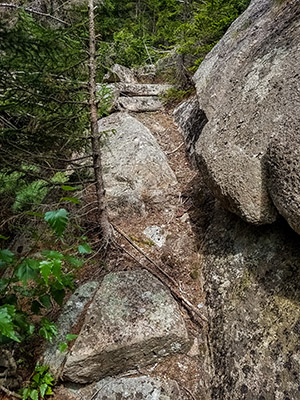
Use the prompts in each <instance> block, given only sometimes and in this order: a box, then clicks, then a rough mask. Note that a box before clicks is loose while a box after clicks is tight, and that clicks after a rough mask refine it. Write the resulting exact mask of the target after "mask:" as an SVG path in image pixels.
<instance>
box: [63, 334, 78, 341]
mask: <svg viewBox="0 0 300 400" xmlns="http://www.w3.org/2000/svg"><path fill="white" fill-rule="evenodd" d="M77 337H78V335H72V333H68V334H67V335H66V340H67V341H68V342H70V341H71V340H74V339H76V338H77Z"/></svg>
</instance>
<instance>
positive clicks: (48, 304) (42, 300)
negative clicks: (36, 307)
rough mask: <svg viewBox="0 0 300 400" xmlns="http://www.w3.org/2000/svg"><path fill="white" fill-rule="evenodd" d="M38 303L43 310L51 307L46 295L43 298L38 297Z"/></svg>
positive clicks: (48, 297)
mask: <svg viewBox="0 0 300 400" xmlns="http://www.w3.org/2000/svg"><path fill="white" fill-rule="evenodd" d="M39 301H40V303H41V304H42V305H43V306H44V307H45V308H50V307H51V305H52V304H51V299H50V296H49V295H48V294H44V295H43V296H40V297H39Z"/></svg>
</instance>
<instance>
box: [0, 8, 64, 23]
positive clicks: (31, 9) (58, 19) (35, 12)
mask: <svg viewBox="0 0 300 400" xmlns="http://www.w3.org/2000/svg"><path fill="white" fill-rule="evenodd" d="M0 7H3V8H14V9H16V10H20V9H21V10H24V11H26V12H28V13H30V14H36V15H41V16H42V17H46V18H50V19H53V20H54V21H57V22H60V23H61V24H64V25H70V24H69V23H68V22H66V21H63V20H62V19H60V18H57V17H54V15H51V14H46V13H43V12H40V11H38V10H34V9H33V8H31V7H23V6H18V5H17V4H11V3H0Z"/></svg>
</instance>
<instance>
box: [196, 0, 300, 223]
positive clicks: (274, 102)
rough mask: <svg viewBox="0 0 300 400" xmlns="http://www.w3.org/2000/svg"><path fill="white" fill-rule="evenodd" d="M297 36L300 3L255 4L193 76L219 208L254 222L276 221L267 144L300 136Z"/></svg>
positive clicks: (206, 165)
mask: <svg viewBox="0 0 300 400" xmlns="http://www.w3.org/2000/svg"><path fill="white" fill-rule="evenodd" d="M299 36H300V8H299V1H298V0H289V1H284V2H282V1H273V0H252V2H251V4H250V6H249V8H248V9H247V10H246V11H245V12H244V14H243V15H242V16H240V17H239V18H238V19H237V20H236V21H235V22H234V23H233V24H232V26H231V27H230V28H229V30H228V31H227V33H226V34H225V36H224V37H223V38H222V39H221V40H220V42H219V43H218V44H217V45H216V46H215V48H214V49H213V50H212V51H211V52H210V53H209V54H208V55H207V57H206V58H205V60H204V61H203V62H202V64H201V65H200V67H199V69H198V71H197V72H196V74H195V76H194V82H195V85H196V90H197V96H198V100H199V105H200V109H201V110H203V112H204V113H205V115H206V117H207V120H208V122H207V124H206V125H205V126H204V128H203V130H202V132H201V134H200V136H199V139H198V141H197V144H196V153H197V159H198V163H199V166H200V168H201V169H202V171H203V172H204V174H205V177H206V180H207V183H208V185H209V186H210V188H211V190H212V191H213V193H214V194H215V196H216V197H217V198H218V199H219V200H220V201H221V202H222V203H223V205H225V206H226V207H227V208H228V209H229V210H231V211H232V212H234V213H236V214H237V215H239V216H241V217H242V218H243V219H244V220H246V221H248V222H251V223H254V224H265V223H271V222H273V221H274V220H275V219H276V211H275V208H274V206H273V204H272V201H271V199H270V196H269V194H268V183H267V174H266V167H265V157H264V156H265V155H266V153H267V150H268V147H269V145H270V142H271V140H272V138H273V137H274V136H275V135H277V134H278V135H280V136H288V135H292V134H295V132H297V130H298V131H299V122H300V121H299V118H300V103H299V64H300V51H299ZM272 154H273V153H272ZM298 173H299V172H298ZM275 190H276V189H275ZM289 190H293V189H292V188H291V187H290V189H289ZM272 198H273V196H272ZM285 217H287V216H286V215H285Z"/></svg>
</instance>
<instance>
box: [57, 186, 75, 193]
mask: <svg viewBox="0 0 300 400" xmlns="http://www.w3.org/2000/svg"><path fill="white" fill-rule="evenodd" d="M61 188H62V190H65V191H66V192H75V190H78V189H79V188H78V187H73V186H68V185H63V186H62V187H61Z"/></svg>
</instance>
